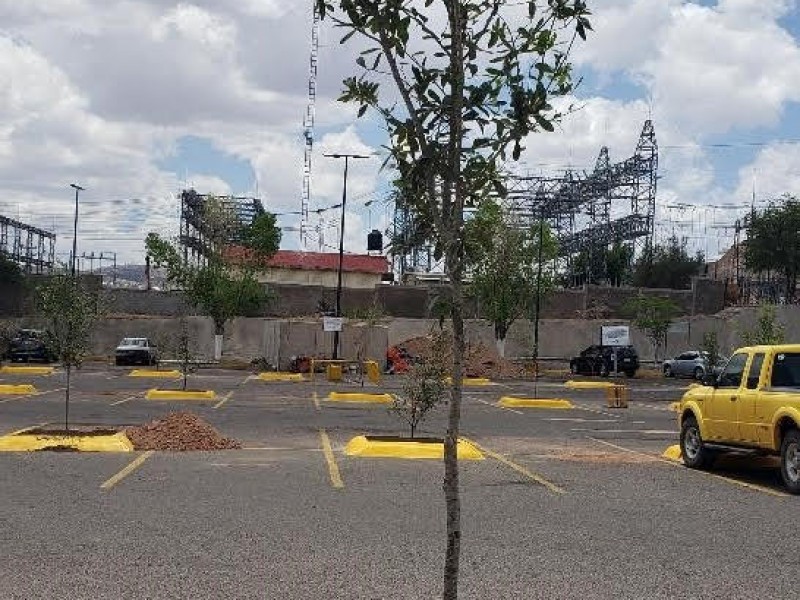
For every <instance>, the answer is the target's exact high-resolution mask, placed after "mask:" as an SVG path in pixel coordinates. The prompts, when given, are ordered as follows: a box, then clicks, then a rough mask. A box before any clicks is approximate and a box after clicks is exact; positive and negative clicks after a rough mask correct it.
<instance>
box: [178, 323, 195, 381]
mask: <svg viewBox="0 0 800 600" xmlns="http://www.w3.org/2000/svg"><path fill="white" fill-rule="evenodd" d="M191 343H192V336H191V335H190V333H189V320H188V319H187V318H186V315H182V316H181V319H180V329H179V331H178V337H177V339H176V340H175V358H177V359H178V366H179V368H180V370H181V376H182V379H183V387H182V389H183V391H184V392H185V391H186V383H187V379H188V377H189V373H190V372H191V370H192V359H193V358H194V355H193V354H192V348H191Z"/></svg>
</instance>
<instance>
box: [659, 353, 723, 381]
mask: <svg viewBox="0 0 800 600" xmlns="http://www.w3.org/2000/svg"><path fill="white" fill-rule="evenodd" d="M708 359H709V354H708V352H704V351H702V350H688V351H686V352H683V353H681V354H679V355H678V356H676V357H675V358H671V359H668V360H665V361H664V366H663V370H664V377H693V378H694V379H697V380H698V381H702V380H703V379H704V378H705V376H706V371H707V370H708ZM727 360H728V359H727V358H723V357H719V359H718V361H717V362H718V365H717V366H715V367H714V368H712V369H711V373H710V374H712V375H718V374H719V372H720V371H721V370H722V367H723V366H724V365H725V362H726V361H727Z"/></svg>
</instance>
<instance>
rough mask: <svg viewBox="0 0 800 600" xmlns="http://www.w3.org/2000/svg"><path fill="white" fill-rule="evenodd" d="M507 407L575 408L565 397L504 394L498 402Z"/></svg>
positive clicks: (499, 404)
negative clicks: (517, 396)
mask: <svg viewBox="0 0 800 600" xmlns="http://www.w3.org/2000/svg"><path fill="white" fill-rule="evenodd" d="M497 404H498V406H505V407H506V408H559V409H561V408H575V405H574V404H572V402H570V401H569V400H564V399H563V398H514V397H513V396H503V397H502V398H500V401H499V402H498V403H497Z"/></svg>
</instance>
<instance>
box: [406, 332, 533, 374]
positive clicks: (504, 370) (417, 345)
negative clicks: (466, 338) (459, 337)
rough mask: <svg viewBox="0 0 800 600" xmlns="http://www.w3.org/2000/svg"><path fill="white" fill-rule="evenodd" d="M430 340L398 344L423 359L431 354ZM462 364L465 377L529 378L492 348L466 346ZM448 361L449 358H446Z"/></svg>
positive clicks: (421, 338) (423, 337)
mask: <svg viewBox="0 0 800 600" xmlns="http://www.w3.org/2000/svg"><path fill="white" fill-rule="evenodd" d="M431 345H432V344H431V338H429V337H426V336H420V337H414V338H411V339H408V340H405V341H404V342H402V343H400V344H398V346H399V347H402V348H405V349H406V350H407V351H408V353H409V354H410V355H411V356H412V357H414V358H417V357H420V358H425V357H426V356H430V354H431ZM466 350H467V351H466V356H465V364H464V375H465V377H489V378H510V379H517V378H522V377H525V376H530V373H528V372H527V370H526V369H525V367H524V366H523V365H520V364H517V363H514V362H512V361H510V360H506V359H504V358H501V357H500V355H499V354H498V353H497V350H496V348H494V347H493V346H491V347H490V346H486V345H485V344H483V343H481V342H478V343H471V344H467V348H466ZM448 359H449V357H448Z"/></svg>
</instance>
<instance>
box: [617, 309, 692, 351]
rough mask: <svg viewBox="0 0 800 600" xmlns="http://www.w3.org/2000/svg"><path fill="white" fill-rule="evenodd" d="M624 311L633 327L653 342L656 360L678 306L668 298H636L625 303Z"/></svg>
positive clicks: (664, 343) (677, 312) (676, 313)
mask: <svg viewBox="0 0 800 600" xmlns="http://www.w3.org/2000/svg"><path fill="white" fill-rule="evenodd" d="M624 311H625V312H627V313H628V314H630V315H631V317H632V318H633V323H634V325H636V326H637V327H638V328H639V329H641V330H642V331H644V332H645V333H646V334H647V337H648V338H650V341H651V342H653V347H654V359H655V360H658V351H659V349H660V348H661V346H662V345H666V341H667V331H669V326H670V325H671V324H672V321H673V319H674V318H675V317H676V316H678V314H679V312H680V311H679V308H678V305H677V304H675V302H673V301H672V300H670V299H669V298H662V297H659V296H637V297H636V298H633V299H631V300H629V301H628V302H626V303H625V306H624Z"/></svg>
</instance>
